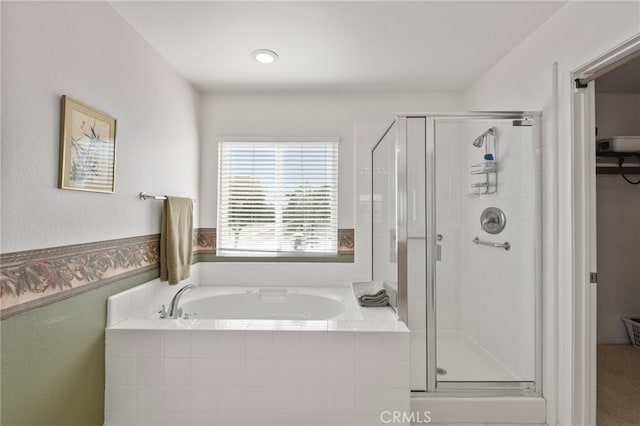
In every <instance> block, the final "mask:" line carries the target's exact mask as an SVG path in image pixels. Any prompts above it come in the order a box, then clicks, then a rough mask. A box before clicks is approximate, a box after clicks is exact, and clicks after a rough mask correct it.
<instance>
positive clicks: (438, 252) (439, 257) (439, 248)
mask: <svg viewBox="0 0 640 426" xmlns="http://www.w3.org/2000/svg"><path fill="white" fill-rule="evenodd" d="M440 261H442V246H441V245H440V244H436V262H440Z"/></svg>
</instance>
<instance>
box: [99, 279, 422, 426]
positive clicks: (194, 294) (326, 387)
mask: <svg viewBox="0 0 640 426" xmlns="http://www.w3.org/2000/svg"><path fill="white" fill-rule="evenodd" d="M178 290H179V287H178V286H171V287H169V286H167V285H166V283H160V282H159V281H158V282H155V281H154V282H151V283H147V284H145V285H143V286H139V287H136V288H134V289H131V290H127V291H126V292H123V293H120V294H118V295H114V296H112V297H110V298H109V302H108V322H107V324H108V325H107V329H106V347H105V349H106V351H105V363H106V377H105V379H106V380H105V425H107V426H116V425H118V426H122V425H126V426H129V425H130V426H134V425H137V424H164V425H170V426H184V425H185V424H198V425H207V426H228V425H230V424H237V425H258V424H269V425H275V424H277V425H284V424H291V425H311V424H324V425H327V424H349V425H355V424H362V425H371V426H373V425H383V424H386V423H384V422H383V421H382V420H381V415H382V414H381V413H385V412H387V411H390V412H391V411H398V412H408V411H409V410H410V390H409V331H408V329H407V328H406V326H405V325H404V324H403V323H402V322H401V321H398V320H397V318H396V316H395V314H394V313H393V311H392V310H391V309H390V308H361V307H360V306H358V304H357V303H356V300H355V298H354V297H353V295H352V293H351V289H350V287H347V286H345V287H287V288H272V287H270V288H261V287H234V286H200V287H197V288H195V289H193V290H189V291H187V292H186V293H184V295H183V297H182V303H181V306H182V308H183V309H184V312H187V313H193V312H194V311H195V312H197V313H198V314H199V315H198V316H195V317H193V316H192V317H190V318H189V319H184V318H183V319H159V315H158V314H157V311H158V310H159V308H160V306H161V305H162V304H165V305H168V304H169V302H170V300H171V298H172V297H173V295H174V294H175V293H176V292H177V291H178Z"/></svg>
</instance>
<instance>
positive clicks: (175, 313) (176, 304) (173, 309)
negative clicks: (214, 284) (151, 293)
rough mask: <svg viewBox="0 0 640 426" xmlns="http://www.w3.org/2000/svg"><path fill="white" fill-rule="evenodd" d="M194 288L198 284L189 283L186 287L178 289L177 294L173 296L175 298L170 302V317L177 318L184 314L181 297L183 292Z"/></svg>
mask: <svg viewBox="0 0 640 426" xmlns="http://www.w3.org/2000/svg"><path fill="white" fill-rule="evenodd" d="M193 288H196V286H195V285H194V284H187V285H185V286H184V287H182V288H181V289H180V290H178V292H177V293H176V295H175V296H173V299H171V303H170V304H169V312H168V313H167V315H168V316H169V318H171V319H176V318H180V317H181V316H182V308H181V307H180V299H181V298H182V295H183V294H185V293H186V292H187V291H189V290H191V289H193Z"/></svg>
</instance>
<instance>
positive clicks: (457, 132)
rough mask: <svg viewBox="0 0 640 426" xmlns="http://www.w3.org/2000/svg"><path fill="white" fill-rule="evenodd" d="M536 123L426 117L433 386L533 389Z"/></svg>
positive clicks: (535, 274) (538, 201) (537, 205)
mask: <svg viewBox="0 0 640 426" xmlns="http://www.w3.org/2000/svg"><path fill="white" fill-rule="evenodd" d="M533 124H534V121H533V120H531V121H528V120H514V119H512V118H509V119H487V118H483V117H479V118H475V117H474V118H434V119H430V120H429V124H428V127H427V129H428V135H429V136H428V138H427V167H426V168H427V170H429V166H430V165H431V166H432V171H431V173H430V174H429V175H428V178H427V186H429V185H430V184H431V186H432V187H433V194H432V197H431V201H430V202H431V203H432V205H431V206H430V205H427V208H429V207H431V208H432V210H433V212H434V213H433V216H432V221H431V222H430V226H431V227H432V229H431V231H432V234H433V235H432V238H431V240H432V241H431V242H432V243H433V247H434V249H433V258H434V268H433V271H432V275H431V278H432V284H431V285H432V291H431V293H430V294H431V297H432V298H434V299H435V300H433V301H434V303H433V305H435V312H434V313H432V314H431V315H432V316H431V318H432V319H433V320H434V321H432V323H431V328H430V330H431V331H432V336H430V340H429V342H430V348H431V350H430V360H431V361H432V363H431V364H432V365H430V367H429V371H430V374H431V380H430V383H431V387H435V389H450V388H461V387H462V388H487V387H488V388H492V387H514V388H520V389H533V387H534V383H535V381H536V371H537V369H536V359H537V357H536V341H537V336H536V330H538V328H537V327H536V320H537V316H538V314H537V311H536V306H538V304H537V303H536V300H537V298H538V297H539V295H538V293H537V288H538V286H537V284H536V283H537V280H538V279H539V276H538V275H539V273H538V271H539V268H538V266H539V265H538V264H537V262H538V259H539V252H538V251H539V248H540V238H539V226H538V222H539V208H540V205H539V204H540V197H539V194H538V190H539V185H538V182H537V176H539V173H538V170H537V161H536V159H537V157H538V155H539V149H538V148H539V147H537V146H535V143H534V141H535V140H536V138H535V137H534V132H535V131H537V129H535V127H534V126H533ZM427 305H428V306H429V303H427Z"/></svg>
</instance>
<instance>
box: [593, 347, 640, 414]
mask: <svg viewBox="0 0 640 426" xmlns="http://www.w3.org/2000/svg"><path fill="white" fill-rule="evenodd" d="M597 425H598V426H639V425H640V350H637V349H634V348H633V346H631V345H598V405H597Z"/></svg>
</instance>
